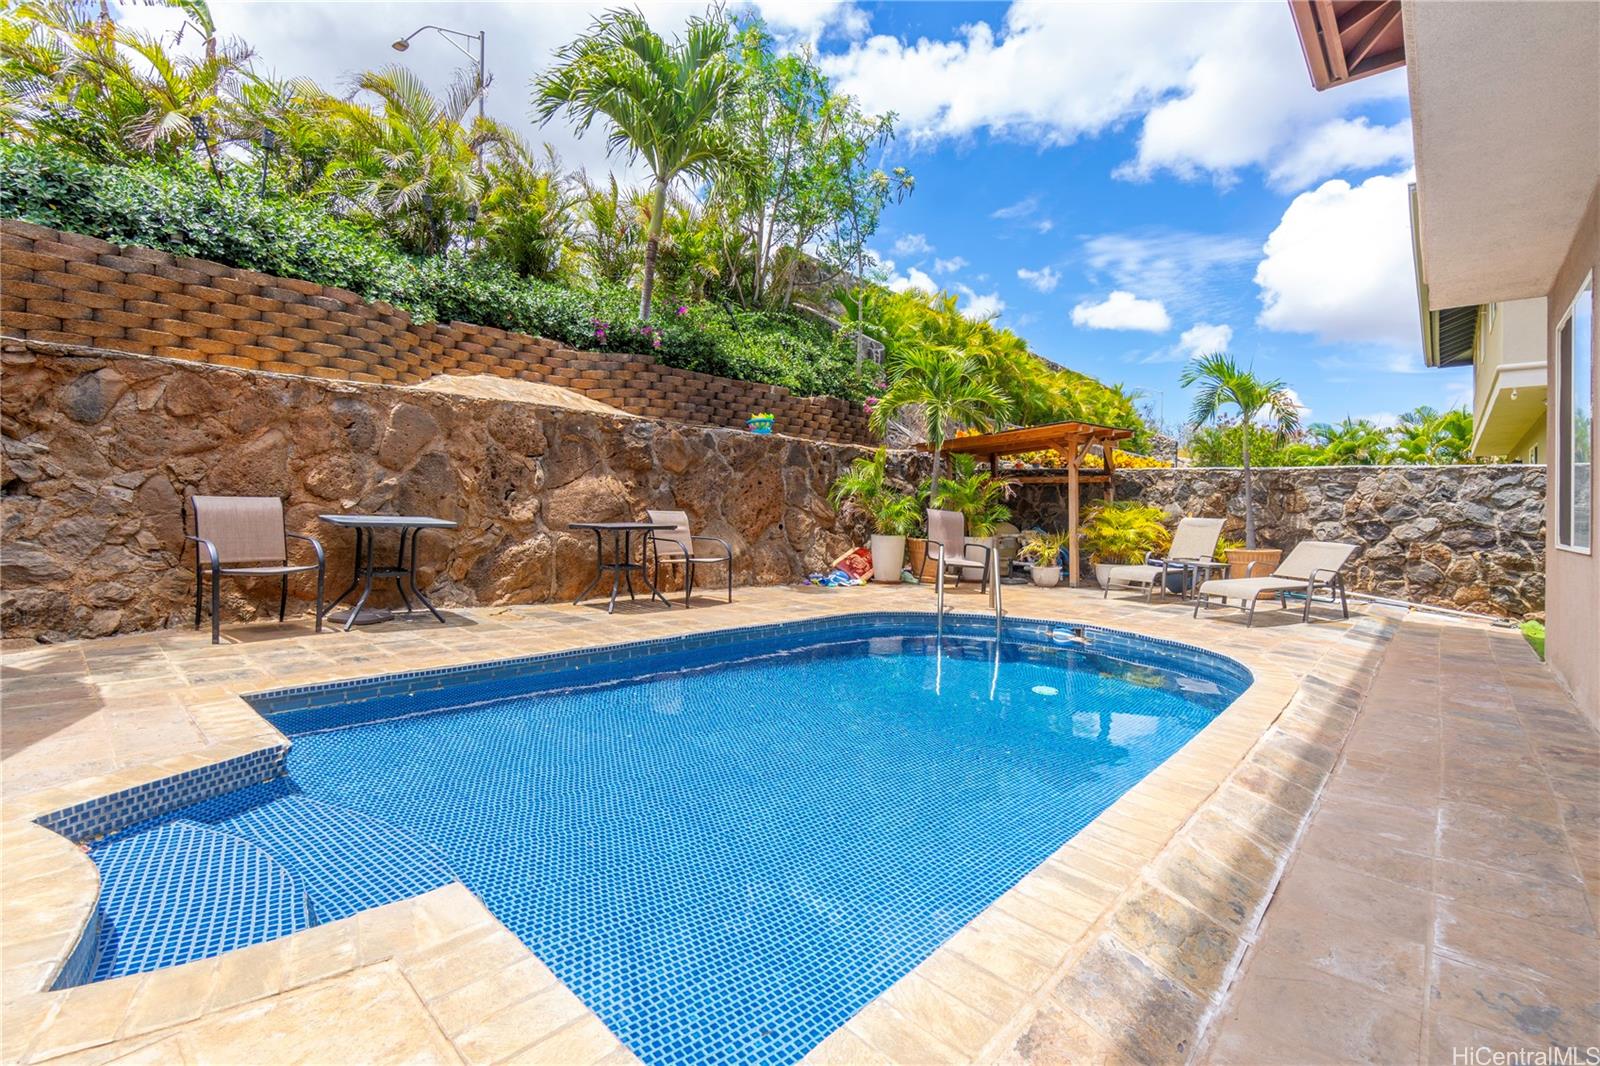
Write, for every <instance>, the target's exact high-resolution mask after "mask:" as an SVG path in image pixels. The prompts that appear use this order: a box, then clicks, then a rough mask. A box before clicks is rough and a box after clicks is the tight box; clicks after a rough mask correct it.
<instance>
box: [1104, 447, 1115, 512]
mask: <svg viewBox="0 0 1600 1066" xmlns="http://www.w3.org/2000/svg"><path fill="white" fill-rule="evenodd" d="M1116 451H1117V446H1116V445H1115V444H1114V443H1113V442H1111V441H1108V440H1107V441H1101V442H1100V454H1101V455H1102V456H1104V457H1105V461H1106V502H1107V503H1115V502H1116V501H1117V478H1116V470H1115V469H1114V468H1113V461H1112V459H1111V457H1112V456H1113V455H1115V454H1116Z"/></svg>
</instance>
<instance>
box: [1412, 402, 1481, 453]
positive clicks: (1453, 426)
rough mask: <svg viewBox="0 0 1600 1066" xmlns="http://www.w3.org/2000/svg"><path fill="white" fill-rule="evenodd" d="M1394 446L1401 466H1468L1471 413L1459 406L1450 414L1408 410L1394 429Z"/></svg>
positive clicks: (1419, 408) (1470, 441)
mask: <svg viewBox="0 0 1600 1066" xmlns="http://www.w3.org/2000/svg"><path fill="white" fill-rule="evenodd" d="M1394 446H1395V456H1396V458H1398V459H1399V461H1400V462H1404V463H1424V464H1430V465H1444V464H1452V463H1470V462H1472V461H1473V459H1472V412H1470V411H1468V410H1466V409H1465V408H1460V407H1458V408H1454V409H1452V410H1449V411H1435V410H1434V409H1433V408H1431V407H1418V408H1417V409H1416V410H1414V411H1407V412H1406V413H1405V414H1403V415H1401V416H1400V423H1399V425H1397V426H1395V428H1394Z"/></svg>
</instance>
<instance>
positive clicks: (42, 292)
mask: <svg viewBox="0 0 1600 1066" xmlns="http://www.w3.org/2000/svg"><path fill="white" fill-rule="evenodd" d="M0 276H3V278H4V283H5V284H4V291H3V293H0V315H3V322H0V328H3V330H4V332H5V333H6V334H8V335H10V336H15V337H26V338H30V339H33V340H39V341H44V342H46V343H53V344H67V345H92V346H94V347H97V348H108V349H113V350H116V351H121V352H129V353H132V354H136V355H159V356H164V357H166V358H169V359H184V360H189V361H192V362H203V363H215V364H218V365H221V366H231V367H236V368H238V369H241V370H268V371H272V372H275V373H280V374H300V375H305V376H308V377H317V378H329V379H336V380H343V381H365V382H371V383H375V384H376V383H391V384H402V385H404V384H411V383H413V382H417V381H421V380H423V379H424V378H428V377H432V376H434V375H437V374H454V373H460V374H497V375H499V376H501V377H508V378H510V377H515V378H522V379H524V380H527V381H538V382H544V383H547V384H551V385H559V386H562V387H564V388H569V389H576V390H578V391H579V392H582V393H584V394H585V395H587V396H589V397H590V398H592V399H595V400H600V401H602V402H604V403H607V404H610V405H611V406H612V407H616V408H618V409H619V410H622V411H626V412H628V413H630V414H636V415H644V416H646V417H650V418H671V419H676V420H678V421H682V422H692V423H695V424H697V425H710V426H728V427H737V428H743V427H744V424H745V420H746V419H747V418H748V417H749V416H750V415H751V414H753V413H755V412H757V411H771V412H772V413H773V414H775V415H777V424H778V428H779V430H780V431H781V432H784V433H788V434H792V435H794V436H799V437H811V438H814V439H818V440H833V441H840V442H845V443H854V444H865V443H868V442H870V441H871V439H872V438H871V436H870V435H869V433H868V430H867V420H866V415H865V414H864V412H863V411H862V410H861V407H860V405H858V404H853V403H850V402H848V401H845V400H841V399H839V398H837V397H834V396H809V397H806V396H795V395H794V394H792V393H791V392H790V391H789V390H788V389H786V388H782V387H779V386H775V385H761V384H757V383H755V382H749V381H735V380H733V379H731V378H720V377H715V376H713V375H711V374H700V373H696V372H694V371H691V370H680V369H678V368H676V367H669V366H662V365H660V364H658V363H657V362H655V360H653V359H651V358H650V357H648V356H643V355H612V354H605V353H601V352H582V351H575V350H573V349H570V348H563V347H561V346H560V345H558V344H557V343H556V342H554V341H548V340H543V339H541V338H538V337H530V336H528V335H527V334H525V333H510V332H507V331H506V330H503V329H496V328H494V327H492V326H477V325H473V324H471V323H467V322H449V323H444V322H417V321H413V320H412V318H411V316H410V315H409V314H407V313H406V312H404V311H401V310H398V309H396V308H394V307H391V306H389V305H388V304H385V303H373V302H369V301H366V300H363V299H362V298H361V297H359V296H357V295H356V294H355V293H353V292H349V291H347V290H345V289H335V288H331V287H328V286H322V285H317V284H314V283H312V282H308V281H299V280H296V279H292V278H276V277H272V276H270V275H267V274H258V273H255V272H253V271H249V270H241V269H238V268H236V267H229V266H223V265H221V264H220V263H211V262H207V261H205V260H202V259H187V258H184V257H181V256H172V255H168V254H167V253H165V252H157V251H152V250H151V249H149V248H135V247H127V246H118V245H114V244H111V243H109V242H107V241H103V240H98V239H96V238H94V237H84V236H81V235H79V234H76V233H64V232H61V231H58V230H53V229H48V228H46V227H44V226H36V225H33V224H31V223H28V222H18V221H14V220H5V221H0Z"/></svg>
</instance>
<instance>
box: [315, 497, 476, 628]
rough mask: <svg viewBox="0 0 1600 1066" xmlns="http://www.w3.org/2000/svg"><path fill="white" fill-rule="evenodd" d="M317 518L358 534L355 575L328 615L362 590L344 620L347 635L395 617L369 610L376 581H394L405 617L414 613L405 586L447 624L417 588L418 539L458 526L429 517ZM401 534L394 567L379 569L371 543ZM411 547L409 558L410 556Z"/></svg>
mask: <svg viewBox="0 0 1600 1066" xmlns="http://www.w3.org/2000/svg"><path fill="white" fill-rule="evenodd" d="M317 517H318V518H320V519H322V520H323V521H324V522H326V523H328V524H329V525H333V526H344V527H346V528H349V529H354V530H355V531H356V558H355V568H354V569H355V574H354V577H353V578H352V580H351V582H350V587H349V588H347V589H345V590H344V591H343V592H341V593H339V598H338V599H336V600H334V601H333V602H332V603H330V604H328V607H327V610H326V612H325V613H326V614H332V613H333V609H334V608H335V607H337V606H339V604H340V603H341V602H343V600H344V598H345V597H346V596H348V595H350V594H351V593H352V592H354V591H355V590H356V589H357V588H360V589H361V595H360V596H359V597H358V598H357V599H356V602H355V606H354V607H351V608H350V615H349V617H348V618H346V619H345V622H344V628H345V632H347V633H348V632H349V631H350V627H351V626H353V625H371V624H372V623H374V622H387V621H388V620H389V619H391V618H393V617H394V614H393V612H391V611H386V610H381V609H379V608H368V607H367V597H368V596H370V595H372V582H373V580H374V579H375V578H382V577H392V578H394V587H395V588H396V589H398V590H399V592H400V599H402V600H403V601H405V605H406V613H407V614H410V613H411V610H412V608H411V598H410V597H409V596H407V595H406V585H407V584H409V585H410V586H411V595H412V596H415V597H416V598H417V599H418V600H420V601H421V602H422V606H424V607H426V608H427V609H428V612H429V613H430V614H432V615H433V616H434V617H435V618H437V619H438V620H439V623H440V624H441V625H443V624H444V615H442V614H440V613H439V612H438V611H437V610H436V609H435V608H434V606H433V604H432V603H430V602H429V601H428V597H426V596H424V595H423V594H422V590H421V589H419V588H417V539H418V537H420V536H421V534H422V531H423V530H424V529H454V528H456V523H454V522H452V521H450V520H449V519H448V518H429V517H428V516H426V515H404V514H325V515H318V516H317ZM391 529H393V530H399V532H400V546H399V549H398V550H397V551H396V553H395V560H394V565H393V566H380V565H376V564H374V562H373V559H372V542H373V541H374V540H376V539H377V534H378V531H379V530H391ZM408 545H409V554H408Z"/></svg>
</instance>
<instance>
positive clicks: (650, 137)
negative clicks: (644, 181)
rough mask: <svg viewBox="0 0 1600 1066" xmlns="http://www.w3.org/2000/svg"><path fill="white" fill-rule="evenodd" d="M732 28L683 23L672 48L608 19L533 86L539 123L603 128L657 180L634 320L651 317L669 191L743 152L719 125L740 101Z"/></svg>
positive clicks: (621, 16)
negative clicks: (564, 120) (598, 121)
mask: <svg viewBox="0 0 1600 1066" xmlns="http://www.w3.org/2000/svg"><path fill="white" fill-rule="evenodd" d="M733 38H734V34H733V29H732V27H731V26H730V25H729V23H728V20H727V19H726V17H724V16H723V15H722V14H721V12H720V11H717V10H714V11H713V12H712V13H711V14H710V15H708V16H706V17H696V18H691V19H690V20H689V25H688V27H687V28H686V29H685V31H684V34H683V36H682V37H681V38H680V39H677V40H674V41H673V42H672V43H671V44H668V43H667V42H665V41H663V40H662V39H661V36H660V35H659V34H657V33H656V32H655V31H654V30H652V29H651V28H650V24H649V23H648V22H646V21H645V19H644V16H643V15H642V14H640V13H639V12H637V11H608V12H606V13H605V14H604V15H601V16H600V17H599V18H597V19H595V22H594V25H593V27H591V29H590V30H589V32H588V33H587V34H585V35H583V36H582V37H579V38H578V39H577V40H576V41H573V42H571V43H570V44H567V45H563V46H562V47H561V48H559V49H558V50H557V51H556V64H555V66H554V67H552V68H551V69H550V70H549V71H547V72H546V73H545V74H543V75H541V76H540V77H539V78H538V79H537V80H536V81H535V82H534V110H535V113H536V114H537V115H538V116H539V119H540V121H541V122H549V121H550V119H552V118H553V117H555V115H556V114H557V113H559V112H562V111H565V112H566V113H567V115H568V116H569V118H570V119H571V120H572V122H573V124H574V125H575V127H576V131H577V133H578V134H579V135H582V133H583V132H584V131H585V130H587V129H588V128H589V124H590V123H592V122H593V121H594V120H595V118H596V117H598V116H604V117H605V118H606V120H607V122H608V124H609V126H610V132H609V135H608V138H607V141H608V148H609V150H611V151H624V152H627V153H628V155H629V156H630V157H633V158H639V157H642V158H643V159H644V161H645V163H646V165H648V166H649V168H650V173H651V176H652V178H653V179H654V184H653V188H652V193H653V196H652V200H653V206H652V210H651V211H650V231H649V238H648V240H647V241H646V243H645V252H644V284H643V291H642V292H641V294H640V298H639V318H640V320H641V321H644V320H647V319H649V317H650V296H651V289H652V287H653V285H654V283H655V269H656V255H657V252H658V248H659V245H660V240H661V225H662V221H663V220H664V219H665V218H666V214H667V187H668V186H669V185H671V184H672V182H673V181H674V180H676V179H677V178H678V177H680V176H686V177H696V178H706V177H709V176H710V175H711V174H712V172H713V171H715V170H717V169H718V168H720V167H724V166H734V165H736V164H737V162H738V161H739V159H740V158H741V157H742V155H743V153H742V151H741V149H740V147H739V144H738V142H737V141H736V140H735V139H734V138H733V137H732V136H731V135H730V134H729V132H728V126H727V124H726V123H724V122H723V121H722V119H723V117H724V116H725V114H726V112H727V110H728V107H729V104H730V103H731V102H732V101H733V99H734V96H735V94H736V93H737V92H738V89H739V83H740V75H739V66H738V63H737V61H736V59H735V57H734V56H733V54H732V47H731V46H732V44H733Z"/></svg>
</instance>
